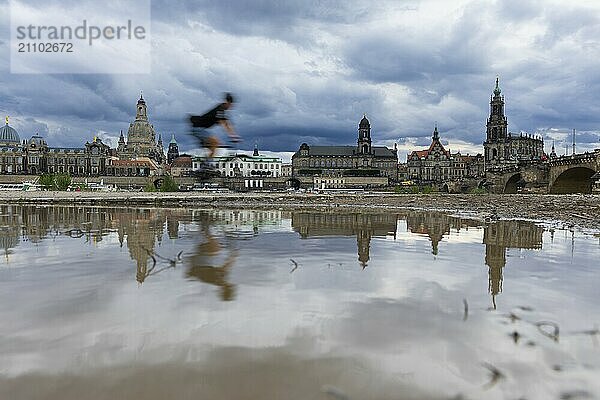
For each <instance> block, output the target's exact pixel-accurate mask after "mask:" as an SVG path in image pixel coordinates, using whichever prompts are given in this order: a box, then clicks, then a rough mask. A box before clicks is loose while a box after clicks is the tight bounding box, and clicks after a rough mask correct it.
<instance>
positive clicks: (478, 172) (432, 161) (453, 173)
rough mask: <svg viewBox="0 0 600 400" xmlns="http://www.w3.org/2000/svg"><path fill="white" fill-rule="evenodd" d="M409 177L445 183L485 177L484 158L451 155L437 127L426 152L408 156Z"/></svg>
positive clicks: (422, 180)
mask: <svg viewBox="0 0 600 400" xmlns="http://www.w3.org/2000/svg"><path fill="white" fill-rule="evenodd" d="M406 169H407V177H408V179H412V180H415V181H419V182H432V183H443V182H448V181H453V180H461V179H465V178H478V177H482V176H483V175H484V168H483V156H482V155H481V154H477V155H475V156H470V155H468V154H467V155H462V154H460V153H454V154H451V153H450V150H447V149H446V148H444V145H443V144H442V143H441V142H440V134H439V132H438V128H437V125H436V127H435V129H434V130H433V136H432V138H431V144H430V145H429V148H428V149H426V150H415V151H413V152H412V153H410V154H409V155H408V156H407V161H406Z"/></svg>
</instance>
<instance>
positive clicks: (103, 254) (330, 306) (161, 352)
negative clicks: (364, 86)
mask: <svg viewBox="0 0 600 400" xmlns="http://www.w3.org/2000/svg"><path fill="white" fill-rule="evenodd" d="M0 245H1V249H0V252H1V253H3V254H2V257H0V260H1V261H0V321H2V324H0V399H115V398H123V399H129V398H145V399H164V398H167V397H171V398H173V399H192V398H193V399H199V398H205V399H217V400H219V399H267V400H269V399H334V400H339V399H480V398H483V397H484V396H485V398H487V399H560V398H572V399H579V398H581V399H585V398H598V396H599V395H600V379H598V377H600V373H599V372H600V343H599V341H600V335H599V334H598V333H597V329H598V325H599V324H600V313H599V310H600V306H599V305H598V297H599V293H600V291H599V290H598V283H599V282H600V280H599V279H598V276H599V266H598V256H599V255H600V241H599V239H598V237H594V236H593V235H590V234H588V233H583V232H571V231H565V230H550V229H547V228H544V227H541V226H537V225H536V224H534V223H532V222H523V221H498V222H493V223H487V224H484V223H482V222H477V221H471V220H468V219H462V218H459V217H451V216H447V215H443V214H439V213H431V212H405V213H400V214H395V213H388V214H377V213H372V214H344V213H343V211H339V210H336V211H335V212H331V213H313V212H282V211H276V210H273V211H247V210H244V211H224V210H202V209H151V208H137V209H126V208H95V207H40V208H36V207H21V206H7V205H4V206H0Z"/></svg>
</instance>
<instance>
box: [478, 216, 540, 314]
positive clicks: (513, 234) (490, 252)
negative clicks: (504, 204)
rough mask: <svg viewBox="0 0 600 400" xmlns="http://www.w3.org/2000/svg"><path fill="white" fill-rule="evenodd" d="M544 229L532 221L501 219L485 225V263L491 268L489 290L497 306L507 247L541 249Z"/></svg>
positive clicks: (494, 304)
mask: <svg viewBox="0 0 600 400" xmlns="http://www.w3.org/2000/svg"><path fill="white" fill-rule="evenodd" d="M543 234H544V229H543V228H542V227H540V226H537V225H535V224H534V223H532V222H526V221H499V222H495V223H493V224H490V225H488V226H486V227H485V229H484V231H483V243H484V244H485V265H487V266H488V268H489V285H488V291H489V293H490V294H491V295H492V301H493V306H494V308H496V295H498V294H499V293H501V292H502V281H503V277H502V270H503V269H504V267H505V265H506V251H507V249H527V250H539V249H541V248H542V237H543Z"/></svg>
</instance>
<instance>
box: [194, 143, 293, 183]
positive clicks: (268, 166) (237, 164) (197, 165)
mask: <svg viewBox="0 0 600 400" xmlns="http://www.w3.org/2000/svg"><path fill="white" fill-rule="evenodd" d="M206 162H207V161H206V159H205V158H204V157H194V158H193V160H192V170H194V171H199V170H200V169H202V167H203V164H204V163H206ZM208 164H209V165H210V166H212V167H213V168H214V170H215V171H218V172H219V174H220V175H221V176H222V177H229V178H234V177H243V178H278V177H280V176H283V175H282V161H281V158H279V157H265V156H261V155H260V154H259V152H258V149H256V148H255V149H254V153H253V154H252V155H247V154H234V155H230V156H224V157H214V158H213V159H212V160H210V161H208Z"/></svg>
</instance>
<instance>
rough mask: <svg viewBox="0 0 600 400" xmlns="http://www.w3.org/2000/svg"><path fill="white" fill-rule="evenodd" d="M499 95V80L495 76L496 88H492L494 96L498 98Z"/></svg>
mask: <svg viewBox="0 0 600 400" xmlns="http://www.w3.org/2000/svg"><path fill="white" fill-rule="evenodd" d="M500 93H502V90H500V78H499V77H498V76H496V87H495V88H494V95H496V96H500Z"/></svg>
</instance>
